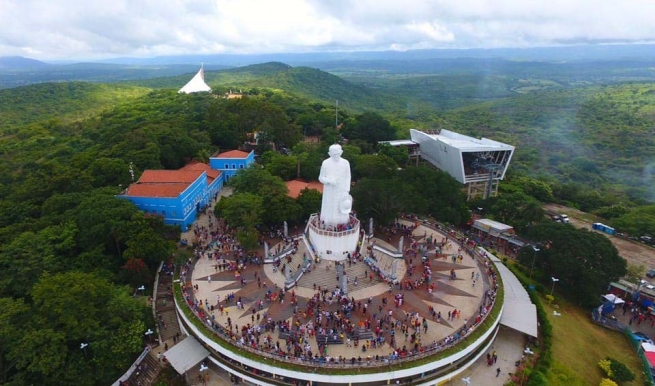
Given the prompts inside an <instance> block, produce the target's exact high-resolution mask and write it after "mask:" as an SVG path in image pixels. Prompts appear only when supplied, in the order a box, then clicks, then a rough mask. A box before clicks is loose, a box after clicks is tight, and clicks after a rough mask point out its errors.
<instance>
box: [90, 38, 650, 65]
mask: <svg viewBox="0 0 655 386" xmlns="http://www.w3.org/2000/svg"><path fill="white" fill-rule="evenodd" d="M453 58H477V59H490V58H496V59H507V60H521V61H524V60H528V61H576V60H616V59H646V58H648V59H655V45H651V44H630V45H578V46H562V47H539V48H493V49H431V50H408V51H357V52H307V53H280V54H249V55H246V54H243V55H239V54H214V55H212V54H209V55H176V56H158V57H153V58H131V57H122V58H113V59H106V60H102V61H101V62H104V63H114V64H138V65H158V64H159V65H161V64H200V63H204V64H220V65H224V66H245V65H249V64H256V63H265V62H283V63H287V64H290V65H292V66H300V65H312V64H313V63H320V62H333V61H370V60H402V61H415V60H427V59H453ZM312 67H317V66H315V65H312Z"/></svg>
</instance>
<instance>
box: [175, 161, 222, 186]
mask: <svg viewBox="0 0 655 386" xmlns="http://www.w3.org/2000/svg"><path fill="white" fill-rule="evenodd" d="M179 170H200V171H205V172H207V179H208V180H209V181H208V183H210V184H211V183H212V182H213V181H214V180H215V179H217V178H218V176H220V175H221V173H222V172H221V171H220V170H215V169H212V168H211V167H210V166H209V165H207V164H205V163H202V162H198V161H192V162H191V163H188V164H186V165H184V166H183V167H181V168H180V169H179Z"/></svg>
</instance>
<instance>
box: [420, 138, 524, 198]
mask: <svg viewBox="0 0 655 386" xmlns="http://www.w3.org/2000/svg"><path fill="white" fill-rule="evenodd" d="M410 135H411V139H412V142H415V143H417V144H418V145H419V147H420V151H421V158H422V159H424V160H426V161H428V162H429V163H431V164H432V165H434V166H435V167H437V168H438V169H440V170H443V171H444V172H446V173H448V174H450V175H451V176H452V177H453V178H455V179H456V180H457V181H459V182H460V183H462V184H464V185H465V188H466V190H467V196H468V198H469V199H472V198H475V197H480V196H481V197H484V198H487V197H490V196H495V195H496V194H497V193H498V183H499V182H500V180H502V179H503V178H505V173H506V172H507V167H508V166H509V163H510V161H511V159H512V155H513V154H514V146H511V145H508V144H505V143H502V142H498V141H494V140H491V139H488V138H481V139H477V138H473V137H469V136H467V135H462V134H458V133H455V132H452V131H450V130H441V131H440V132H439V134H428V133H425V132H422V131H418V130H414V129H412V130H410Z"/></svg>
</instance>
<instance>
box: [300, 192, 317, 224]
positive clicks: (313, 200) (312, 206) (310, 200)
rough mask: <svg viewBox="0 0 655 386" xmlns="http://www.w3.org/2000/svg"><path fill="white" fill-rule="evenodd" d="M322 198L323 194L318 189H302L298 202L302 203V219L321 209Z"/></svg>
mask: <svg viewBox="0 0 655 386" xmlns="http://www.w3.org/2000/svg"><path fill="white" fill-rule="evenodd" d="M322 200H323V195H322V194H321V192H319V191H318V190H316V189H309V188H305V189H303V190H301V191H300V194H299V195H298V197H297V198H296V202H297V203H298V205H300V208H301V209H300V214H301V217H302V219H303V220H306V219H308V218H309V216H310V215H311V214H313V213H318V212H319V211H320V210H321V202H322Z"/></svg>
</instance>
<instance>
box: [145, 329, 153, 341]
mask: <svg viewBox="0 0 655 386" xmlns="http://www.w3.org/2000/svg"><path fill="white" fill-rule="evenodd" d="M152 334H154V331H152V330H151V329H148V331H146V335H147V336H148V340H149V341H150V344H152Z"/></svg>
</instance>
